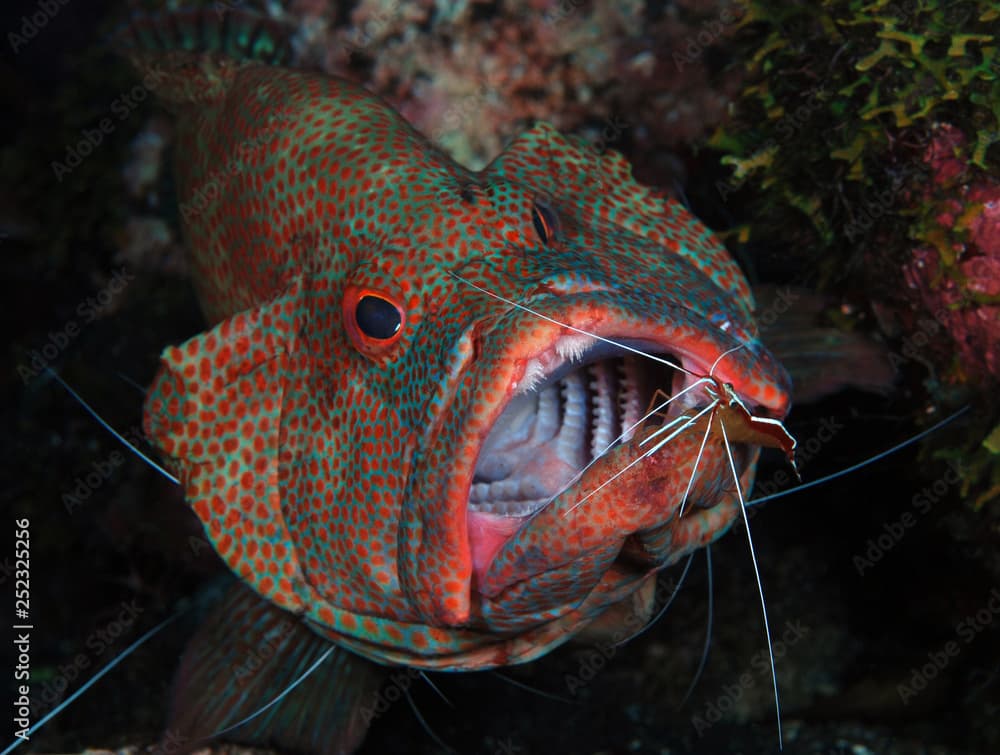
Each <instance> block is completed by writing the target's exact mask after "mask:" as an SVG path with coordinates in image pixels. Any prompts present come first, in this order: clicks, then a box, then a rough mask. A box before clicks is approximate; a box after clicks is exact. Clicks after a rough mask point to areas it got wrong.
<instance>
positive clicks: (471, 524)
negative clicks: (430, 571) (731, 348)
mask: <svg viewBox="0 0 1000 755" xmlns="http://www.w3.org/2000/svg"><path fill="white" fill-rule="evenodd" d="M709 327H710V326H708V325H703V329H705V330H707V328H709ZM664 329H665V328H664V326H662V325H660V324H659V323H655V322H650V323H649V324H648V326H647V327H641V328H639V329H638V330H633V331H631V332H628V333H626V332H625V331H624V330H623V329H621V326H620V325H619V326H617V327H616V325H615V323H613V322H610V323H602V324H601V325H599V326H598V327H594V328H592V329H590V332H591V333H592V335H593V336H597V337H598V338H597V339H592V340H591V342H590V343H589V344H588V345H590V346H593V343H594V342H597V341H599V339H607V340H608V341H615V342H618V343H624V344H625V345H636V346H642V347H644V349H643V350H646V349H648V350H650V351H652V352H654V353H656V354H671V355H674V356H676V357H677V358H679V359H680V360H681V366H682V367H683V368H684V369H685V370H687V371H689V372H690V373H693V375H687V376H686V377H685V378H684V380H683V382H682V383H681V384H680V385H679V386H678V387H677V388H676V389H675V390H674V391H672V393H674V394H675V393H676V392H677V390H680V389H681V388H683V387H687V386H688V385H690V383H691V382H692V381H693V380H696V379H697V377H696V376H705V375H708V374H709V373H710V372H711V371H712V369H713V367H714V375H715V377H716V378H718V379H719V380H720V381H722V382H727V383H731V384H732V385H733V386H734V391H735V392H736V393H737V395H740V396H741V398H743V399H744V400H745V402H746V404H747V406H750V407H754V406H758V405H760V402H759V401H755V400H753V399H752V398H751V396H752V395H753V392H747V391H745V390H743V387H744V384H745V382H746V381H745V380H743V379H742V377H743V376H742V375H741V374H740V372H739V371H733V370H731V369H729V367H728V366H727V365H722V364H719V363H717V360H718V358H719V356H720V355H721V354H723V353H724V352H725V351H726V349H725V348H723V347H722V346H721V345H716V346H715V347H714V348H710V350H709V351H708V353H707V354H699V353H698V352H699V349H701V350H702V351H704V343H702V344H701V345H698V344H693V343H688V342H686V341H685V340H684V339H683V338H676V337H670V336H667V335H664V333H663V331H664ZM556 330H557V331H558V332H556V333H555V336H554V337H552V338H550V339H549V340H548V342H547V343H545V344H544V345H543V346H542V347H541V348H538V349H535V350H534V351H533V352H530V353H529V354H527V358H524V356H523V355H522V358H521V359H520V360H519V361H518V360H515V361H518V368H517V369H516V370H514V371H513V372H512V374H511V375H510V384H509V387H508V391H507V393H506V394H505V396H504V399H503V400H501V401H499V402H497V404H496V405H495V406H494V407H492V418H491V420H490V421H489V422H488V423H486V426H485V429H484V430H483V431H482V432H481V433H480V434H479V435H478V436H476V437H475V438H474V441H473V442H475V443H476V444H477V445H478V452H477V454H476V456H475V462H474V463H473V465H472V466H471V468H469V469H467V470H465V485H464V490H465V497H464V500H465V508H466V525H467V534H468V538H469V539H468V543H469V548H470V555H471V560H472V577H473V585H475V584H476V583H477V582H478V583H482V581H483V579H484V578H485V575H486V574H487V572H488V570H489V568H490V565H491V564H492V562H493V560H494V558H495V556H496V555H497V553H498V552H499V551H500V549H501V548H502V547H503V546H504V544H506V543H507V542H508V541H509V540H510V539H511V538H512V537H513V536H514V535H515V534H516V533H517V532H518V531H519V530H520V529H521V528H522V527H524V526H526V525H527V523H528V522H530V521H531V519H532V518H533V517H534V516H535V515H536V514H537V513H538V512H539V511H540V510H541V509H542V508H544V505H545V501H543V502H542V503H540V504H539V505H538V506H537V507H530V506H529V507H526V508H525V510H523V511H521V512H513V513H503V512H497V511H488V510H483V509H482V507H481V506H474V505H473V503H474V502H473V500H472V498H473V483H474V479H475V474H476V470H477V469H478V467H479V464H480V454H481V453H482V451H483V449H484V447H485V444H486V441H487V439H488V438H489V436H490V434H491V433H492V432H493V430H494V427H495V425H496V423H497V421H498V419H499V418H500V417H501V416H502V414H503V412H504V411H505V409H506V407H507V406H509V405H510V403H511V402H512V401H513V400H514V399H515V398H516V397H517V396H519V395H521V394H522V393H523V392H524V391H526V390H529V389H530V388H531V384H532V383H537V382H538V381H539V380H541V383H540V384H541V385H545V384H546V382H545V381H551V380H552V379H557V377H558V375H559V374H560V371H561V370H565V369H566V366H567V365H568V364H569V363H570V360H569V359H568V358H566V357H565V353H566V352H567V351H568V350H566V349H563V350H562V352H563V353H560V343H561V342H564V341H567V340H574V339H575V340H579V339H581V338H583V339H586V338H588V337H589V336H583V335H582V333H581V332H580V331H576V330H575V329H569V330H568V331H567V330H565V329H563V330H560V329H559V328H556ZM720 330H721V329H720ZM602 331H603V332H602ZM713 335H714V334H713ZM725 338H726V336H725V333H724V331H723V335H721V336H717V340H723V341H724V340H725ZM707 340H708V341H709V342H711V341H712V339H707ZM602 343H603V342H602ZM610 348H614V347H610ZM507 356H508V357H510V356H513V354H512V353H508V355H507ZM536 362H537V363H541V364H542V365H543V368H542V372H541V373H540V375H538V374H535V375H532V370H533V369H535V368H534V367H533V365H534V364H535V363H536ZM583 364H587V362H586V361H584V362H583ZM575 369H580V368H579V367H578V368H575ZM699 392H700V391H697V390H696V391H693V392H692V393H699ZM702 405H704V402H703V403H702ZM787 405H788V404H787V396H781V397H779V400H777V401H775V402H773V404H772V405H771V406H766V405H764V406H763V407H762V412H763V413H764V414H767V415H769V416H777V417H781V416H784V414H785V411H786V409H787ZM643 409H645V407H643ZM671 411H672V413H673V414H674V415H676V414H677V413H678V411H679V409H678V410H674V409H673V408H671ZM577 482H579V481H578V480H576V481H574V483H573V484H576V483H577ZM558 492H561V491H557V493H558ZM552 497H554V496H551V497H548V496H546V498H547V500H551V498H552Z"/></svg>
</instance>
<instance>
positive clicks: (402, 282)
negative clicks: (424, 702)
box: [145, 61, 789, 669]
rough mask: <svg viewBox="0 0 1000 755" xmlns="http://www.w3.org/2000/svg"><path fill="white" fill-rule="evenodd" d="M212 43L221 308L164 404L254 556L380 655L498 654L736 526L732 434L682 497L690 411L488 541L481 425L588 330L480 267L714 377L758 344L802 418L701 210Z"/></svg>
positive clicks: (178, 441)
mask: <svg viewBox="0 0 1000 755" xmlns="http://www.w3.org/2000/svg"><path fill="white" fill-rule="evenodd" d="M213 65H214V67H212V68H210V69H208V68H203V69H202V71H201V73H200V74H199V75H203V76H207V77H208V78H209V79H210V80H211V84H212V87H211V88H210V89H208V90H206V91H207V92H208V94H206V95H205V96H204V97H201V98H200V99H198V101H193V102H190V101H189V102H188V103H186V104H183V103H182V105H181V106H179V107H178V108H177V110H178V118H177V123H178V125H177V129H178V130H177V144H176V152H177V154H178V156H179V159H178V168H177V170H178V182H179V201H180V207H181V215H182V219H183V223H184V230H185V233H186V237H187V242H188V246H189V249H190V252H191V258H192V264H193V271H194V279H195V282H196V286H197V289H198V293H199V296H200V300H201V302H202V305H203V308H204V311H205V313H206V315H207V316H208V319H209V321H210V325H211V330H209V331H207V332H206V333H203V334H201V335H199V336H196V337H195V338H192V339H191V340H190V341H188V342H187V343H185V344H182V345H180V346H177V347H174V348H169V349H167V350H166V351H165V353H164V355H163V364H162V367H161V370H160V373H159V375H158V376H157V378H156V380H155V382H154V384H153V386H152V388H151V390H150V393H149V396H148V399H147V403H146V408H145V426H146V430H147V433H148V435H149V437H150V438H151V439H153V441H154V442H155V443H156V444H157V445H158V447H159V448H160V449H161V450H162V452H163V454H164V455H165V457H166V458H167V459H168V463H169V464H170V465H171V467H172V468H173V469H174V470H175V472H176V473H177V474H178V476H179V477H180V479H181V481H182V484H183V486H184V490H185V492H186V496H187V500H188V501H189V502H190V505H191V506H192V507H193V509H194V510H195V512H196V513H197V515H198V516H199V518H200V519H201V521H202V522H203V524H204V527H205V529H206V532H207V534H208V536H209V538H210V539H211V541H212V542H213V544H214V546H215V548H216V549H217V550H218V552H219V554H220V555H221V556H222V558H223V559H224V560H225V562H226V563H227V564H228V565H229V568H230V569H232V571H233V572H234V573H236V574H237V575H239V576H240V577H241V578H242V579H243V580H244V581H245V582H246V583H247V584H248V585H250V586H251V587H252V588H253V589H254V590H255V591H256V592H257V593H258V594H259V595H260V596H261V597H263V598H265V599H266V600H268V601H271V602H272V603H274V604H276V605H278V606H280V607H282V608H285V609H287V610H289V611H292V612H294V613H297V614H300V615H302V616H303V617H304V619H305V620H307V621H308V622H309V624H310V625H311V626H312V627H313V628H314V629H315V631H317V632H319V633H321V634H323V635H326V636H328V637H330V638H332V639H334V640H335V641H336V642H338V643H340V644H341V645H343V646H345V647H348V648H350V649H352V650H355V651H356V652H358V653H360V654H362V655H364V656H366V657H368V658H370V659H372V660H375V661H377V662H380V663H404V664H408V665H413V666H419V667H425V668H440V669H471V668H485V667H491V666H497V665H503V664H508V663H516V662H521V661H526V660H529V659H531V658H533V657H536V656H538V655H540V654H543V653H545V652H547V651H548V650H550V649H551V648H553V647H555V646H556V645H558V644H560V643H561V642H563V641H565V640H566V639H567V638H569V637H570V636H572V635H573V634H574V633H576V632H577V631H579V630H581V629H582V628H583V627H585V626H586V625H587V624H588V623H590V622H592V621H593V620H594V619H595V618H597V617H599V616H600V615H601V614H602V613H604V612H605V611H606V610H607V609H608V608H609V607H611V606H614V605H615V604H618V603H621V602H622V601H624V600H626V599H628V598H630V596H631V595H632V594H633V593H635V592H636V591H637V590H639V589H640V587H642V586H643V585H644V584H646V583H648V580H650V579H651V578H652V577H653V575H655V572H656V570H658V569H660V568H662V567H663V566H665V565H668V564H670V563H673V562H674V561H676V560H677V559H678V558H681V557H682V556H684V555H686V554H687V553H689V552H691V551H692V550H693V549H695V548H698V547H701V546H703V545H704V544H706V543H708V542H711V541H712V540H713V539H715V538H716V537H718V536H719V535H721V534H722V533H723V532H724V531H725V530H726V529H727V528H728V526H729V525H730V524H731V522H732V521H733V519H734V517H735V516H736V515H737V513H738V509H737V508H736V507H737V505H738V504H737V502H736V497H735V495H734V491H733V485H732V484H731V483H730V484H728V485H727V480H731V477H730V476H729V475H728V471H727V470H728V468H727V467H726V463H727V462H726V457H725V454H724V451H723V449H722V446H721V443H720V442H719V441H718V438H717V437H716V436H715V435H712V437H711V438H710V442H709V443H708V445H707V448H706V451H705V454H704V457H703V459H702V461H701V464H700V465H699V467H698V470H699V474H698V476H697V478H696V482H695V485H694V487H693V490H692V493H691V498H690V501H689V503H688V510H686V511H685V515H684V516H683V517H679V516H678V511H677V508H678V505H679V503H680V500H681V498H682V495H683V491H684V488H685V487H686V485H687V483H688V479H689V477H690V475H691V472H692V469H693V465H694V458H695V456H696V454H697V451H698V447H699V445H700V443H701V439H702V433H701V432H700V431H696V430H691V431H690V432H687V433H684V434H683V435H681V436H680V437H679V438H678V439H677V440H676V441H674V442H672V443H671V444H670V445H669V446H667V447H666V448H664V449H663V450H662V451H660V452H658V453H657V454H655V455H654V456H652V457H650V458H649V459H648V460H646V461H644V462H642V463H639V464H636V465H635V466H634V467H632V468H630V470H629V471H628V472H627V473H626V474H624V475H622V477H620V478H619V479H618V480H616V481H615V482H614V483H613V484H611V485H608V486H607V487H605V488H603V489H602V490H601V491H600V492H598V493H596V494H594V495H592V496H591V497H589V498H588V499H587V500H586V501H585V502H584V503H583V504H581V505H579V506H574V504H576V503H577V502H578V501H579V499H580V498H581V497H582V496H583V495H584V494H585V493H586V492H587V491H590V490H592V489H594V488H596V487H597V485H598V484H599V483H600V482H602V481H603V480H606V479H607V478H608V477H610V476H611V474H613V473H614V472H615V471H617V470H620V469H622V468H623V467H625V466H626V465H627V463H628V461H629V460H631V459H633V458H635V457H636V456H637V454H638V453H640V452H641V450H643V449H639V448H638V447H637V445H636V444H634V443H627V444H624V445H622V446H620V447H619V448H618V449H617V450H616V451H614V452H612V453H610V454H608V455H607V456H605V457H603V458H602V459H601V460H600V461H599V462H598V463H597V464H596V465H595V466H594V467H593V468H592V469H591V470H590V471H588V473H587V474H586V475H585V476H584V477H583V479H582V480H581V481H580V482H579V483H577V484H576V485H574V486H572V487H571V488H570V489H569V490H567V491H566V492H565V493H563V494H561V495H560V496H558V497H557V498H556V499H555V500H554V501H553V502H552V503H551V504H549V505H548V506H546V507H545V509H544V510H542V511H540V512H538V513H537V514H536V515H535V516H533V517H531V518H528V519H526V520H524V521H523V522H520V521H518V522H515V524H516V525H517V526H516V527H515V528H514V529H515V530H516V531H514V532H513V534H511V535H510V536H509V538H507V539H506V540H505V541H504V542H503V543H502V544H501V545H500V546H499V549H498V551H497V552H496V554H495V557H494V558H492V559H491V560H490V561H489V562H488V563H485V564H480V565H479V567H476V565H475V564H474V553H473V551H474V547H473V542H474V540H475V538H474V537H473V536H472V535H470V527H471V526H472V525H473V522H472V519H473V517H471V516H470V514H469V504H468V498H469V488H470V484H471V481H472V474H473V468H474V466H475V464H476V459H477V456H478V452H479V450H480V447H481V444H482V441H483V439H484V438H485V436H486V435H487V433H488V432H489V431H490V429H491V427H492V424H493V422H494V421H495V420H496V418H497V417H498V416H499V414H500V412H501V410H502V408H503V406H504V405H505V403H506V402H507V401H508V400H509V398H510V396H511V395H512V393H513V392H514V391H515V390H516V388H517V386H518V385H519V383H520V381H522V380H523V379H524V376H525V369H526V364H527V363H528V362H529V361H530V360H531V359H533V358H551V357H552V355H553V353H554V352H553V345H554V344H556V343H557V342H559V341H560V339H567V338H572V337H576V336H577V335H578V334H576V333H575V332H573V331H571V330H569V329H567V328H566V327H564V326H563V325H559V324H556V323H553V322H551V321H549V320H546V319H542V318H539V317H537V316H535V315H532V314H529V313H527V312H525V311H523V310H520V309H516V308H513V307H511V306H509V305H507V304H504V303H503V302H501V301H498V300H497V299H495V298H492V297H490V296H488V295H486V294H484V293H482V292H481V291H478V290H476V289H475V288H473V287H472V286H469V285H468V284H467V283H465V282H463V280H459V279H458V277H456V276H460V277H461V278H462V279H464V281H468V282H471V283H474V284H475V285H477V286H481V287H483V288H486V289H488V290H489V291H491V292H495V293H497V294H499V295H501V296H504V297H507V298H509V299H512V300H516V301H518V302H521V303H524V304H525V305H528V306H530V307H532V308H533V309H535V310H537V311H539V312H541V313H543V314H544V315H545V316H546V317H549V318H552V319H554V320H557V321H559V322H561V323H566V324H571V325H572V326H574V327H576V328H580V329H584V330H587V331H591V332H593V333H596V334H598V335H601V336H604V337H608V338H616V339H620V338H629V339H638V340H641V341H642V342H643V343H648V344H659V345H662V346H663V347H664V348H666V347H667V346H669V347H670V350H671V351H672V353H675V354H682V355H684V357H685V360H686V363H687V364H693V365H699V366H700V370H701V372H702V373H705V374H707V373H708V371H709V369H710V367H711V366H712V364H713V363H714V362H715V361H716V359H717V358H718V357H719V355H721V354H722V353H723V352H725V351H727V350H729V349H733V348H734V347H736V346H738V345H739V344H741V343H744V344H745V347H744V348H741V349H737V350H735V351H734V352H733V353H732V354H730V355H728V356H726V357H725V358H724V359H722V360H721V361H720V362H719V364H718V365H717V366H716V368H715V375H716V376H717V377H718V378H719V379H721V380H724V381H727V382H730V383H732V384H733V386H735V390H736V391H737V392H738V393H739V395H740V396H741V397H742V399H743V400H744V401H745V402H746V403H747V405H748V406H762V407H764V408H766V410H767V411H768V412H769V414H770V416H774V417H781V416H783V415H784V413H785V412H786V411H787V408H788V402H789V399H788V391H789V386H788V381H787V377H786V375H785V373H784V371H783V370H782V369H781V367H780V366H779V365H778V364H776V362H775V361H774V359H773V358H772V357H771V356H770V355H769V354H768V352H767V351H766V350H765V349H763V347H761V345H760V344H759V342H758V341H757V340H756V339H755V333H756V331H755V326H754V324H753V322H752V319H751V307H752V302H751V298H750V294H749V289H748V287H747V284H746V281H745V280H744V278H743V276H742V274H741V273H740V271H739V269H738V268H737V267H736V265H735V264H734V263H733V261H732V260H731V258H730V257H729V256H728V255H727V254H726V252H725V250H724V249H723V248H722V247H721V246H720V244H719V243H718V242H717V241H716V240H715V239H714V238H713V237H712V235H711V234H710V233H709V231H708V230H707V229H706V228H705V227H704V226H703V225H702V224H700V223H699V222H698V221H697V220H696V219H694V218H693V217H692V216H691V215H690V214H689V213H688V212H687V211H686V210H685V209H684V208H683V207H682V206H680V205H679V204H677V203H676V202H673V201H669V200H664V199H661V198H658V197H656V196H654V195H653V194H652V193H650V191H649V190H647V189H646V188H644V187H642V186H640V185H639V184H637V183H636V182H635V181H633V179H632V178H631V175H630V170H629V166H628V165H627V163H626V162H625V161H624V160H623V159H622V158H621V157H620V156H618V155H616V154H607V155H603V156H602V155H597V154H595V153H594V152H593V151H592V150H591V149H590V148H588V147H587V146H585V145H584V144H583V143H578V142H576V141H573V140H571V139H568V138H566V137H564V136H561V135H559V134H558V133H557V132H555V131H554V130H553V129H552V128H551V127H549V126H547V125H544V124H542V125H539V126H536V127H535V128H534V129H532V130H531V131H529V132H527V133H526V134H524V135H523V136H522V137H520V138H519V139H517V140H515V141H514V142H513V143H512V144H511V145H510V146H509V147H508V148H507V150H506V151H505V152H504V153H503V154H501V155H500V156H499V157H498V158H497V159H496V160H495V161H494V162H493V163H492V164H491V165H490V166H488V167H487V168H486V169H484V170H483V171H481V172H473V171H469V170H467V169H465V168H463V167H462V166H460V165H458V164H456V163H455V162H453V161H452V160H451V159H450V158H448V157H447V156H446V155H444V154H442V153H441V152H440V151H438V150H437V149H436V148H434V147H433V146H432V145H430V144H429V143H428V142H427V141H426V140H425V139H424V138H423V137H422V136H421V135H419V134H418V133H416V132H415V131H414V130H413V129H412V128H411V127H410V126H409V125H408V124H407V123H406V122H405V121H404V120H403V119H402V118H401V117H400V116H399V115H398V114H397V113H395V112H394V111H393V110H392V109H391V108H389V107H388V106H387V105H386V104H385V103H384V102H382V101H381V100H379V99H378V98H376V97H374V96H373V95H371V94H369V93H368V92H366V91H365V90H363V89H361V88H360V87H358V86H356V85H354V84H351V83H348V82H346V81H342V80H339V79H335V78H331V77H327V76H322V75H318V74H308V73H303V72H296V71H292V70H287V69H282V68H276V67H271V66H266V65H263V64H258V63H239V64H237V63H225V62H219V61H216V62H215V63H214V64H213ZM206 70H207V71H208V73H206V72H205V71H206ZM189 99H195V98H189ZM539 208H541V209H539ZM366 297H368V299H367V301H369V302H370V301H371V297H374V298H375V299H378V300H379V301H381V302H386V303H388V305H389V306H390V307H391V308H393V309H394V310H395V312H396V313H397V314H398V315H399V319H400V321H401V322H400V326H399V328H398V330H396V331H395V332H393V333H392V334H391V336H389V337H386V338H372V337H371V336H370V335H368V334H366V332H365V330H366V328H365V327H363V326H359V324H358V320H357V317H358V315H357V312H358V307H359V302H361V301H362V300H365V299H366ZM699 427H700V428H703V427H704V425H699ZM746 469H747V471H746V472H745V474H744V475H743V480H742V482H743V485H744V486H748V485H749V484H750V481H751V478H752V470H753V463H752V460H751V462H750V463H749V465H748V466H747V468H746Z"/></svg>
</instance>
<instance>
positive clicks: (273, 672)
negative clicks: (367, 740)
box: [165, 583, 386, 754]
mask: <svg viewBox="0 0 1000 755" xmlns="http://www.w3.org/2000/svg"><path fill="white" fill-rule="evenodd" d="M314 666H315V668H313V667H314ZM310 668H312V669H313V670H312V671H311V672H310V673H308V674H307V675H306V672H307V671H308V670H309V669H310ZM385 673H386V669H385V668H384V667H382V666H379V665H377V664H375V663H372V662H371V661H368V660H366V659H364V658H362V657H361V656H359V655H355V654H354V653H351V652H349V651H347V650H344V649H343V648H341V647H338V646H336V645H332V644H331V643H330V641H329V640H327V639H324V638H322V637H320V636H319V635H317V634H315V633H314V632H313V631H311V630H310V629H309V628H308V627H307V625H306V624H305V623H304V622H303V621H302V620H301V619H300V618H299V617H298V616H296V615H294V614H292V613H289V612H287V611H283V610H281V609H279V608H276V607H275V606H273V605H272V604H271V603H268V602H267V601H264V600H262V599H261V598H259V597H258V596H257V595H256V594H254V593H253V592H252V591H251V590H250V589H249V588H247V587H245V586H244V585H243V584H242V583H235V584H234V585H233V586H232V587H230V588H229V590H228V591H227V592H226V594H225V597H224V598H223V600H222V601H221V602H220V603H219V604H218V605H217V606H216V607H215V608H214V609H213V610H212V611H211V613H210V614H209V616H208V618H207V619H206V621H205V622H204V623H203V624H202V626H201V627H200V628H199V630H198V632H197V633H196V634H195V636H194V637H193V638H192V640H191V641H190V643H189V644H188V647H187V649H186V650H185V652H184V657H183V659H182V662H181V668H180V671H179V672H178V674H177V679H176V680H175V683H174V694H173V700H172V706H171V707H172V711H171V716H170V722H169V724H168V726H167V732H166V735H165V737H166V738H167V739H169V740H170V741H171V742H173V743H174V744H175V746H179V747H182V748H183V749H185V750H194V749H198V748H200V747H201V746H203V745H204V743H205V742H206V741H209V740H212V739H221V740H225V741H232V742H241V743H247V744H253V745H255V746H265V747H272V748H275V749H279V750H283V751H297V752H315V753H330V754H332V753H351V752H354V750H355V749H357V747H358V746H359V745H360V744H361V741H362V740H363V739H364V736H365V732H366V731H367V729H368V725H369V723H370V722H371V718H372V713H371V711H373V710H374V709H375V707H376V702H377V695H378V691H379V687H380V686H381V683H382V680H383V678H384V676H385ZM303 675H305V678H304V679H302V681H300V682H299V683H298V684H296V682H297V681H298V680H300V678H302V677H303ZM279 697H281V700H280V702H278V703H276V704H274V705H271V706H270V707H266V706H268V704H269V703H271V702H272V701H273V700H275V699H277V698H279ZM265 708H266V709H265ZM262 709H264V710H263V711H262V712H260V711H261V710H262ZM258 712H260V713H259V715H256V716H255V715H254V714H257V713H258ZM249 717H252V718H251V720H249V721H246V722H245V723H242V724H240V725H239V726H234V725H235V724H238V723H240V722H241V721H243V720H244V719H247V718H249ZM220 732H221V733H220Z"/></svg>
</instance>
